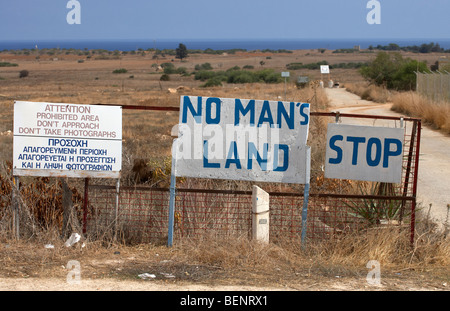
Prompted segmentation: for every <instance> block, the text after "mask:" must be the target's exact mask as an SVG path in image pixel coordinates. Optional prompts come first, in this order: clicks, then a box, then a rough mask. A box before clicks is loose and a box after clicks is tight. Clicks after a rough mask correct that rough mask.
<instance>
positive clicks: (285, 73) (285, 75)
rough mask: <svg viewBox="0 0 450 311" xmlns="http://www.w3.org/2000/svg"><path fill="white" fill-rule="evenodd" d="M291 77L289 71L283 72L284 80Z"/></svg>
mask: <svg viewBox="0 0 450 311" xmlns="http://www.w3.org/2000/svg"><path fill="white" fill-rule="evenodd" d="M289 76H290V73H289V71H283V72H282V73H281V77H283V78H289Z"/></svg>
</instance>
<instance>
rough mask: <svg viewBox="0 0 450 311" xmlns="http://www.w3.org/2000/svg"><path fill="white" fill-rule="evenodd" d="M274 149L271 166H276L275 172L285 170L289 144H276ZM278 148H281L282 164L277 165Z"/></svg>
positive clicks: (287, 163) (287, 161)
mask: <svg viewBox="0 0 450 311" xmlns="http://www.w3.org/2000/svg"><path fill="white" fill-rule="evenodd" d="M274 147H275V150H274V159H273V167H276V168H275V169H274V171H275V172H285V171H287V169H288V167H289V146H288V145H278V144H276V145H275V146H274ZM280 149H282V150H283V153H284V155H283V156H284V157H283V166H281V167H280V166H278V156H279V155H278V154H279V152H280Z"/></svg>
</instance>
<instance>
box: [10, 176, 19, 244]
mask: <svg viewBox="0 0 450 311" xmlns="http://www.w3.org/2000/svg"><path fill="white" fill-rule="evenodd" d="M19 197H20V184H19V177H18V176H14V177H13V191H12V201H11V203H12V208H13V215H12V216H13V219H12V225H13V235H14V236H15V238H16V239H17V240H18V239H19V234H20V231H19V204H20V203H19Z"/></svg>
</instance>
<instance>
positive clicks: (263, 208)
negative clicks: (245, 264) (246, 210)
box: [252, 185, 270, 243]
mask: <svg viewBox="0 0 450 311" xmlns="http://www.w3.org/2000/svg"><path fill="white" fill-rule="evenodd" d="M269 200H270V198H269V194H268V193H267V192H266V191H264V190H263V189H261V188H260V187H258V186H255V185H254V186H253V192H252V212H253V215H252V239H254V240H256V241H260V242H263V243H269V232H270V229H269V222H270V221H269V220H270V219H269V211H270V205H269Z"/></svg>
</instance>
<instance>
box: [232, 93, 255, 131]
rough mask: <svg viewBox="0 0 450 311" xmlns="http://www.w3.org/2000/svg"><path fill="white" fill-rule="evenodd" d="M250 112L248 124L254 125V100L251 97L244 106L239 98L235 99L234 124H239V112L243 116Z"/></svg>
mask: <svg viewBox="0 0 450 311" xmlns="http://www.w3.org/2000/svg"><path fill="white" fill-rule="evenodd" d="M248 112H250V125H251V126H254V125H255V100H254V99H252V100H250V101H249V102H248V104H247V106H246V107H245V108H244V106H243V105H242V102H241V100H240V99H236V100H235V106H234V125H239V123H240V122H239V121H240V117H239V113H241V114H242V115H243V116H245V115H246V114H247V113H248Z"/></svg>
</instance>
